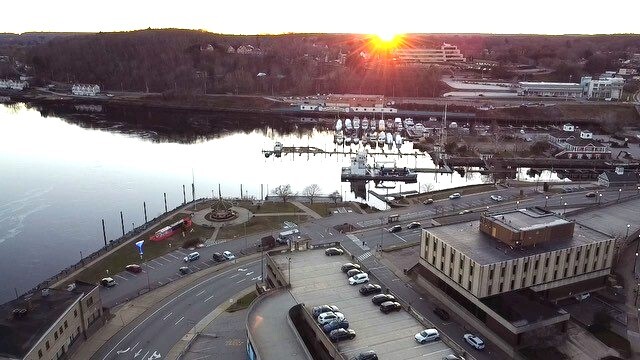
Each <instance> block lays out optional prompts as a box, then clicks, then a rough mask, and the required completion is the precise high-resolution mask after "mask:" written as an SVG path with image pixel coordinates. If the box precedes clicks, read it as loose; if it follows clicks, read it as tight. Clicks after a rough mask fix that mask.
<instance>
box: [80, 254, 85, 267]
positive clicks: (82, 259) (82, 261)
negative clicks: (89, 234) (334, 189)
mask: <svg viewBox="0 0 640 360" xmlns="http://www.w3.org/2000/svg"><path fill="white" fill-rule="evenodd" d="M80 262H81V263H82V266H84V257H82V251H80Z"/></svg>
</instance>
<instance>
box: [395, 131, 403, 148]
mask: <svg viewBox="0 0 640 360" xmlns="http://www.w3.org/2000/svg"><path fill="white" fill-rule="evenodd" d="M396 146H397V147H398V148H400V146H402V135H400V134H396Z"/></svg>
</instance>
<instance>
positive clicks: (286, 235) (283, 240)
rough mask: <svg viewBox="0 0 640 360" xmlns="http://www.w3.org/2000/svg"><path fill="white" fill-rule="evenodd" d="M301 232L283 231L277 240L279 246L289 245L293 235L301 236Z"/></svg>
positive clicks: (296, 230) (293, 230)
mask: <svg viewBox="0 0 640 360" xmlns="http://www.w3.org/2000/svg"><path fill="white" fill-rule="evenodd" d="M299 233H300V230H298V229H291V230H287V231H283V232H281V233H280V234H278V238H277V239H276V241H277V242H278V243H279V244H287V243H288V241H289V239H291V237H293V235H296V234H299Z"/></svg>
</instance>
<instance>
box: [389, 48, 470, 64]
mask: <svg viewBox="0 0 640 360" xmlns="http://www.w3.org/2000/svg"><path fill="white" fill-rule="evenodd" d="M393 56H394V57H395V59H396V61H398V62H402V63H406V64H430V63H447V62H463V61H465V58H464V56H463V55H462V53H461V52H460V50H458V47H457V46H455V45H450V44H446V43H445V44H442V45H441V46H440V48H439V49H417V48H414V49H408V48H405V49H396V50H395V51H394V52H393Z"/></svg>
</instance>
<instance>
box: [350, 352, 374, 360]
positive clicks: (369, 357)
mask: <svg viewBox="0 0 640 360" xmlns="http://www.w3.org/2000/svg"><path fill="white" fill-rule="evenodd" d="M351 360H378V354H376V352H375V351H373V350H369V351H365V352H361V353H360V354H358V355H356V356H354V357H352V358H351Z"/></svg>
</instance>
